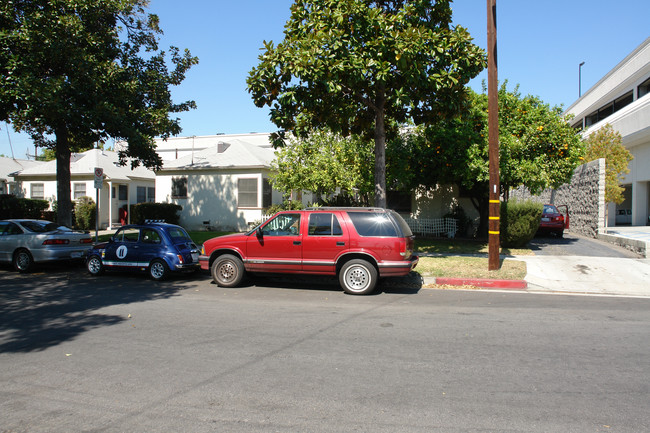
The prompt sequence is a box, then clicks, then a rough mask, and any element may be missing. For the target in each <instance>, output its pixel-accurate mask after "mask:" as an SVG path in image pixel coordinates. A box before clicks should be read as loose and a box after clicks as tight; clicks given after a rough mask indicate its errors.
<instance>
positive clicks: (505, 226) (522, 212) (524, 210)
mask: <svg viewBox="0 0 650 433" xmlns="http://www.w3.org/2000/svg"><path fill="white" fill-rule="evenodd" d="M542 210H543V206H542V204H541V203H535V202H533V201H530V200H527V201H518V200H514V199H513V200H509V201H507V202H502V203H501V230H500V231H501V236H500V237H501V245H502V246H504V247H510V248H518V247H523V246H524V245H526V244H527V243H528V242H530V241H531V239H533V237H535V233H536V232H537V229H538V228H539V223H540V221H541V219H542Z"/></svg>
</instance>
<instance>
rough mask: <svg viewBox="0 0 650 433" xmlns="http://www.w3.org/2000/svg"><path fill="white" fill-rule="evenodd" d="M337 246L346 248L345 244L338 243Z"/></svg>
mask: <svg viewBox="0 0 650 433" xmlns="http://www.w3.org/2000/svg"><path fill="white" fill-rule="evenodd" d="M336 246H337V247H344V246H345V242H337V243H336Z"/></svg>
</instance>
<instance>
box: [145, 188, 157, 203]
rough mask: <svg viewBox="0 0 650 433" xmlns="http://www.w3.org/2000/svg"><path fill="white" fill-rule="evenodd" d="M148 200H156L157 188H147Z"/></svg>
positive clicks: (151, 201)
mask: <svg viewBox="0 0 650 433" xmlns="http://www.w3.org/2000/svg"><path fill="white" fill-rule="evenodd" d="M147 201H148V202H149V203H153V202H155V201H156V188H152V187H149V188H147Z"/></svg>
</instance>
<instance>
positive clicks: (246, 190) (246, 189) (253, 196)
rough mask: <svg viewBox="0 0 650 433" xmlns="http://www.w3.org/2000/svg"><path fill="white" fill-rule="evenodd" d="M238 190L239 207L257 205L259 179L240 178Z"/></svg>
mask: <svg viewBox="0 0 650 433" xmlns="http://www.w3.org/2000/svg"><path fill="white" fill-rule="evenodd" d="M237 191H238V192H237V206H238V207H257V179H239V180H238V181H237Z"/></svg>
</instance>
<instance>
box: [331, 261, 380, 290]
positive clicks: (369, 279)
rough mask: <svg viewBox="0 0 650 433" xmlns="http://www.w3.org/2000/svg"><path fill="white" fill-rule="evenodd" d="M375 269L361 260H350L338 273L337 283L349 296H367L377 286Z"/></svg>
mask: <svg viewBox="0 0 650 433" xmlns="http://www.w3.org/2000/svg"><path fill="white" fill-rule="evenodd" d="M377 279H378V274H377V269H376V268H375V267H374V266H373V265H372V264H370V263H368V262H367V261H365V260H361V259H354V260H350V261H349V262H347V263H346V264H344V265H343V267H342V268H341V271H340V272H339V283H340V284H341V287H343V290H345V292H346V293H349V294H351V295H369V294H370V293H372V292H373V291H374V290H375V287H376V286H377Z"/></svg>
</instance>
